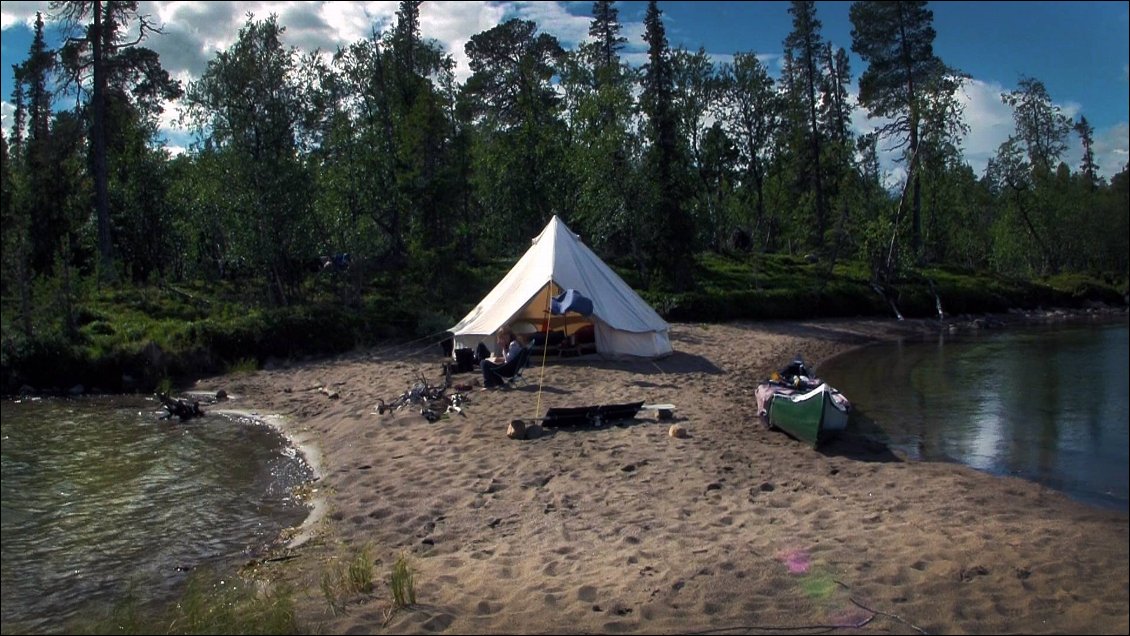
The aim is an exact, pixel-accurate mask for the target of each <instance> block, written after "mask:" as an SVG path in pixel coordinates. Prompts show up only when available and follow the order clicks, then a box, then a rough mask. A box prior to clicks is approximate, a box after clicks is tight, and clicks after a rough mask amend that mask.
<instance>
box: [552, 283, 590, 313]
mask: <svg viewBox="0 0 1130 636" xmlns="http://www.w3.org/2000/svg"><path fill="white" fill-rule="evenodd" d="M567 311H572V312H574V313H578V314H581V315H582V316H588V315H591V314H592V301H591V300H589V299H588V298H585V296H584V295H582V294H581V292H579V291H577V290H575V289H566V290H565V291H563V292H561V294H560V295H558V296H557V297H556V298H554V299H553V300H551V301H550V302H549V312H550V313H551V314H553V315H554V316H560V315H562V314H564V313H565V312H567Z"/></svg>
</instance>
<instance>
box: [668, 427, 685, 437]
mask: <svg viewBox="0 0 1130 636" xmlns="http://www.w3.org/2000/svg"><path fill="white" fill-rule="evenodd" d="M667 434H668V435H670V436H671V437H675V438H678V439H683V438H685V437H686V436H687V429H686V428H684V427H683V426H682V425H681V424H672V425H671V428H669V429H667Z"/></svg>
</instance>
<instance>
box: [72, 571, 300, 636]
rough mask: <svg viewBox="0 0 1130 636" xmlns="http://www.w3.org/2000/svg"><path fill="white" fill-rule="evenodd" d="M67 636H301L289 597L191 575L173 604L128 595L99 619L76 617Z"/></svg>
mask: <svg viewBox="0 0 1130 636" xmlns="http://www.w3.org/2000/svg"><path fill="white" fill-rule="evenodd" d="M67 633H71V634H304V633H307V631H306V630H305V629H303V628H302V627H301V626H300V625H299V624H298V621H297V618H296V616H295V610H294V599H293V593H292V592H291V591H290V590H289V589H288V588H285V587H271V588H268V589H265V590H259V589H257V587H256V586H255V584H254V583H251V582H246V581H242V580H240V579H238V578H237V577H225V578H220V577H219V576H218V575H216V574H215V573H213V572H211V571H207V570H202V571H198V572H195V573H193V575H192V576H191V577H189V580H188V582H187V584H186V585H185V588H184V590H183V591H182V593H181V595H180V596H179V597H178V598H177V599H176V601H174V602H172V603H168V604H164V605H158V606H155V607H147V606H142V605H141V604H140V603H139V602H138V601H137V599H136V598H135V597H134V596H133V595H132V594H131V595H129V596H127V597H126V598H125V599H123V600H122V601H121V602H119V603H118V604H117V605H115V606H114V607H113V608H111V609H110V610H108V611H106V612H104V613H103V614H101V615H97V616H93V617H91V618H85V619H80V620H78V621H75V622H74V623H73V624H71V625H70V626H69V629H68V631H67Z"/></svg>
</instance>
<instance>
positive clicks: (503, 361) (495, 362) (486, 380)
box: [479, 328, 523, 389]
mask: <svg viewBox="0 0 1130 636" xmlns="http://www.w3.org/2000/svg"><path fill="white" fill-rule="evenodd" d="M479 346H480V347H482V348H483V349H485V348H486V347H485V346H483V345H482V344H480V345H479ZM495 346H496V349H497V350H498V351H501V352H502V354H501V355H497V356H495V357H493V358H489V359H485V360H483V361H481V362H480V363H479V367H480V368H481V369H482V370H483V388H484V389H493V388H495V387H499V386H502V385H503V384H505V383H506V378H505V377H503V375H502V373H501V371H502V369H503V368H504V367H505V366H506V365H507V364H510V363H512V362H514V361H515V360H517V359H518V354H519V353H521V352H522V349H523V344H522V340H521V336H515V335H514V332H512V331H510V329H508V328H503V329H501V330H499V332H498V335H497V336H496V337H495Z"/></svg>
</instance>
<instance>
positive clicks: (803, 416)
mask: <svg viewBox="0 0 1130 636" xmlns="http://www.w3.org/2000/svg"><path fill="white" fill-rule="evenodd" d="M790 393H791V394H790ZM850 411H851V403H850V402H848V400H847V398H845V397H844V396H843V395H841V394H840V392H839V391H837V390H835V389H833V388H832V387H830V386H828V385H827V384H823V383H822V384H820V386H817V387H816V388H815V389H812V390H811V391H808V392H805V393H800V392H795V393H794V392H789V393H786V392H785V391H774V393H773V395H772V398H771V399H770V400H769V408H768V414H767V417H768V421H769V426H771V427H773V428H778V429H780V430H782V431H784V432H786V433H788V434H789V435H791V436H793V437H795V438H796V439H799V440H800V441H802V442H808V443H809V444H812V446H813V447H816V446H819V445H820V444H822V443H824V442H825V441H827V440H829V439H831V438H832V437H834V436H835V435H836V433H838V432H839V431H842V430H844V429H845V428H847V423H848V413H849V412H850Z"/></svg>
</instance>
